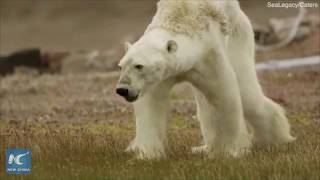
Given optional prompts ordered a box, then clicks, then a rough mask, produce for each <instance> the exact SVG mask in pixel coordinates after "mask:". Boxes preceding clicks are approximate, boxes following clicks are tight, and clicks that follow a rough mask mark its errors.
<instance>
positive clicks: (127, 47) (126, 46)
mask: <svg viewBox="0 0 320 180" xmlns="http://www.w3.org/2000/svg"><path fill="white" fill-rule="evenodd" d="M131 46H132V45H131V44H130V43H129V42H125V43H124V50H125V51H126V52H127V51H128V50H129V49H130V48H131Z"/></svg>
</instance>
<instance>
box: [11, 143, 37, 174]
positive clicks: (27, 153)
mask: <svg viewBox="0 0 320 180" xmlns="http://www.w3.org/2000/svg"><path fill="white" fill-rule="evenodd" d="M6 171H7V173H8V174H29V173H31V150H30V149H6Z"/></svg>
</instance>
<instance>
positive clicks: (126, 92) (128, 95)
mask: <svg viewBox="0 0 320 180" xmlns="http://www.w3.org/2000/svg"><path fill="white" fill-rule="evenodd" d="M116 93H117V94H118V95H120V96H121V97H123V98H125V99H126V101H128V102H134V101H136V100H137V99H138V96H139V93H137V91H135V90H134V89H133V88H131V87H129V86H127V85H118V87H117V89H116Z"/></svg>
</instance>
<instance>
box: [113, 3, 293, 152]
mask: <svg viewBox="0 0 320 180" xmlns="http://www.w3.org/2000/svg"><path fill="white" fill-rule="evenodd" d="M204 4H205V5H206V6H207V7H206V8H203V5H204ZM164 7H165V9H164ZM188 12H192V14H186V13H188ZM226 32H227V33H226ZM127 47H129V49H128V50H127V53H126V54H125V56H124V57H123V59H122V60H121V61H120V63H119V66H120V67H122V70H121V76H120V79H119V83H118V87H117V88H125V89H127V90H128V93H127V94H125V95H124V96H125V98H126V99H127V100H128V101H131V102H133V101H134V111H135V116H136V137H135V139H134V140H133V141H132V143H131V144H130V145H129V147H128V149H127V150H129V151H135V152H136V153H137V155H138V157H139V158H159V157H163V156H165V145H166V143H167V140H166V129H167V120H168V118H169V105H170V103H169V93H170V90H171V88H172V87H173V86H174V85H175V84H176V83H179V82H182V81H187V82H190V84H192V86H193V89H194V94H195V100H196V102H197V112H198V115H197V116H198V119H199V122H200V124H201V131H202V135H203V138H204V143H205V144H204V145H203V146H202V147H200V148H194V149H193V150H194V152H204V153H208V155H209V157H213V156H214V154H215V153H227V154H230V155H233V156H239V155H241V154H242V153H243V152H246V151H248V149H249V148H250V146H251V142H252V135H251V134H250V133H248V128H247V126H248V125H250V127H252V128H253V131H254V133H253V138H254V140H255V141H256V142H257V143H266V144H278V143H286V142H290V141H292V140H294V138H293V137H292V136H291V135H290V127H289V124H288V121H287V118H286V116H285V113H284V111H283V109H282V108H281V107H280V106H279V105H278V104H276V103H275V102H273V101H272V100H270V99H269V98H267V97H266V96H264V94H263V92H262V90H261V87H260V85H259V83H258V80H257V76H256V72H255V67H254V35H253V30H252V27H251V24H250V22H249V20H248V18H247V16H246V15H245V14H244V13H243V12H242V11H241V9H240V7H239V4H238V2H237V1H232V0H229V1H221V0H210V1H209V0H208V1H205V0H202V1H178V0H162V1H160V3H159V5H158V11H157V13H156V15H155V16H154V18H153V20H152V22H151V24H150V25H149V27H148V29H147V30H146V32H145V34H144V35H143V36H142V37H141V38H140V39H139V40H138V41H137V42H135V43H134V44H133V45H132V46H129V45H128V46H127Z"/></svg>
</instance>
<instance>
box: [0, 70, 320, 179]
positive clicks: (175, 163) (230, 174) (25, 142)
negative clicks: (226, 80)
mask: <svg viewBox="0 0 320 180" xmlns="http://www.w3.org/2000/svg"><path fill="white" fill-rule="evenodd" d="M287 73H288V72H286V71H284V72H275V73H264V74H260V79H261V80H262V84H263V86H264V90H265V91H266V93H267V94H268V96H270V97H272V98H273V99H275V100H276V101H278V102H280V103H281V104H282V105H283V106H285V108H286V109H287V111H288V114H289V119H290V123H291V125H292V130H293V134H294V136H296V137H297V140H296V141H294V142H293V143H290V144H287V145H281V146H272V147H265V146H264V147H263V146H261V147H258V146H256V145H254V146H253V148H252V151H251V152H250V153H248V154H246V155H244V156H243V157H240V158H232V157H227V156H224V155H217V156H216V157H214V158H213V159H207V157H206V156H205V155H203V154H202V155H201V154H200V155H199V154H198V155H195V154H192V153H191V149H190V148H191V147H192V146H197V145H200V144H201V135H200V130H199V125H198V122H197V121H196V120H195V119H193V118H192V117H193V116H194V107H193V109H192V108H191V109H188V108H189V106H188V108H187V104H184V103H180V104H179V103H177V104H176V105H175V106H174V107H173V116H172V120H171V121H170V123H169V127H170V128H169V130H168V141H169V143H168V147H167V149H166V152H167V157H166V158H165V159H162V160H149V161H143V160H137V159H135V158H134V155H133V154H131V153H125V152H124V150H125V148H126V146H127V145H128V144H129V142H130V140H132V139H133V138H134V134H135V132H134V129H135V127H134V126H135V125H134V121H133V117H132V109H131V108H130V107H129V106H127V105H126V103H123V102H121V101H119V100H118V99H113V97H112V96H111V94H112V93H111V92H112V91H113V90H112V89H111V88H112V87H113V86H114V85H113V84H109V86H108V87H109V89H108V90H104V93H105V92H107V94H110V95H107V98H108V99H107V102H108V103H104V101H102V100H101V98H96V97H102V95H103V93H102V92H101V89H103V88H105V85H104V84H105V81H103V80H100V79H99V78H101V77H100V76H98V77H93V78H92V77H89V78H88V77H81V76H80V77H68V78H67V79H66V80H65V78H64V77H61V76H58V77H41V78H39V79H35V80H34V82H36V83H38V84H39V86H40V87H41V89H42V90H41V92H38V89H39V88H38V87H37V86H35V87H34V88H35V91H34V92H33V93H28V92H26V91H25V88H24V86H16V85H15V83H13V82H16V81H22V82H20V83H26V82H25V80H19V77H13V78H12V79H10V78H9V79H5V80H4V81H3V82H2V83H3V84H2V85H6V86H5V87H6V88H5V89H4V88H3V87H4V86H1V87H0V95H1V92H2V93H3V94H2V95H1V96H0V97H1V98H2V104H0V105H1V111H2V115H1V116H0V162H1V163H0V179H4V180H7V179H30V180H38V179H39V180H50V179H54V180H56V179H108V180H109V179H116V180H117V179H119V180H120V179H121V180H122V179H137V180H141V179H150V180H153V179H166V180H180V179H199V180H203V179H243V180H247V179H248V180H249V179H250V180H251V179H254V180H259V179H283V180H287V179H297V180H300V179H307V180H318V179H320V146H319V145H320V138H319V137H320V113H319V105H320V98H319V97H320V94H319V91H318V90H319V87H320V85H319V83H320V81H319V77H320V76H319V75H320V74H319V72H318V70H316V71H313V70H310V69H309V70H296V71H294V72H290V73H293V76H290V77H288V76H287ZM43 78H44V79H43ZM73 78H75V79H76V80H75V81H72V79H73ZM97 78H98V79H99V81H94V82H92V80H95V79H97ZM22 79H23V78H22ZM48 79H49V80H50V83H48V84H50V85H48V86H47V85H46V84H45V83H47V80H48ZM80 80H82V81H80ZM64 81H68V82H73V83H74V84H72V83H70V84H67V83H66V84H67V85H66V87H61V86H60V84H61V83H64ZM56 82H59V83H56ZM10 83H12V85H10ZM80 85H81V86H85V85H87V86H85V87H88V88H86V89H81V88H80ZM26 87H28V86H27V85H26ZM98 87H99V88H98ZM8 89H10V91H9V90H8ZM109 90H110V91H109ZM60 92H63V93H60ZM109 92H110V93H109ZM46 93H47V94H46ZM54 93H55V94H54ZM181 93H182V91H181V92H179V93H176V94H175V95H174V96H175V97H176V98H175V99H178V101H179V102H181V101H182V100H181V99H182V98H180V97H178V96H179V95H181V96H182V97H185V94H181ZM52 94H54V96H52ZM30 99H36V100H37V103H39V104H40V105H41V106H37V104H35V101H30ZM48 99H50V101H48ZM189 99H190V98H189ZM26 100H28V101H26ZM173 103H176V101H175V100H174V102H173ZM33 107H37V108H33ZM121 107H123V108H121ZM14 147H18V148H30V149H31V150H32V173H31V174H29V175H8V174H6V173H5V167H4V161H5V160H4V158H5V157H4V155H5V148H14Z"/></svg>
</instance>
